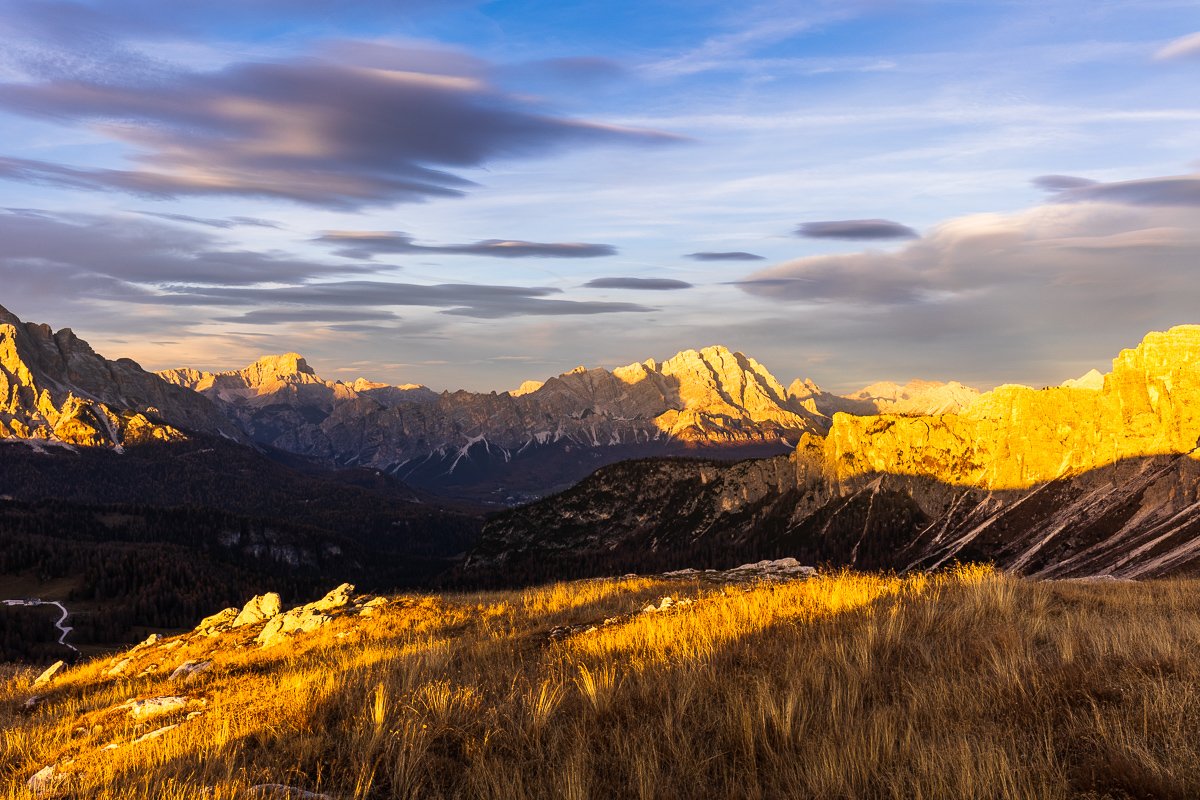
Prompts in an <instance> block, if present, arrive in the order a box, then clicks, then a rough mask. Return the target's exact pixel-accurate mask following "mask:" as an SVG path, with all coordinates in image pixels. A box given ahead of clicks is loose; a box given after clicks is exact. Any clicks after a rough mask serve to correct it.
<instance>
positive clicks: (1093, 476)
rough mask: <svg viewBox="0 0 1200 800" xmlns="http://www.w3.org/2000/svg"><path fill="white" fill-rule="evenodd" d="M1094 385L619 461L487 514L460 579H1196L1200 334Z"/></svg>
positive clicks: (1160, 341) (1123, 365) (1163, 344)
mask: <svg viewBox="0 0 1200 800" xmlns="http://www.w3.org/2000/svg"><path fill="white" fill-rule="evenodd" d="M1091 385H1092V386H1093V387H1098V388H1070V387H1055V388H1048V389H1040V390H1035V389H1031V388H1028V387H1021V386H1002V387H1000V388H998V389H996V390H994V391H992V392H988V393H986V394H983V395H981V396H979V397H978V398H977V399H975V400H974V401H973V402H972V403H971V404H970V405H969V406H967V407H966V408H965V409H963V410H962V411H961V412H959V413H957V414H939V415H924V416H911V415H902V414H884V415H876V416H856V415H852V414H846V413H839V414H836V415H835V416H834V418H833V423H832V426H831V427H830V429H829V432H828V434H827V435H826V436H824V437H821V436H816V435H807V436H805V437H803V438H802V439H801V442H800V445H799V446H798V447H797V448H796V450H795V451H794V452H793V453H792V454H791V455H790V456H788V457H781V458H775V459H768V460H764V461H748V462H743V463H740V464H734V465H729V464H719V463H715V462H702V461H693V462H687V461H674V462H670V461H658V462H656V461H647V462H629V463H626V464H620V465H616V466H613V467H609V468H606V469H605V470H601V471H599V472H597V473H596V474H595V475H593V476H591V477H589V478H588V479H587V480H586V481H584V482H582V483H580V484H579V485H578V486H575V487H573V488H572V489H570V490H568V491H566V492H564V493H562V494H560V495H558V496H556V497H552V498H548V499H547V500H545V501H543V502H541V503H535V504H531V505H528V506H525V507H522V508H518V509H514V510H512V511H509V512H506V513H504V514H501V515H498V516H497V517H495V518H493V519H492V521H491V522H489V524H488V525H487V526H486V527H485V529H484V533H483V537H482V539H481V542H480V545H479V547H478V548H477V549H476V550H475V551H474V552H473V553H472V555H471V558H470V560H469V562H468V563H467V565H466V567H467V573H468V574H474V575H477V576H484V575H488V576H492V577H494V578H497V579H501V580H502V579H504V578H505V577H506V576H513V575H519V576H522V579H532V578H537V577H541V578H545V577H547V576H548V575H553V574H556V573H555V570H565V571H566V572H565V573H564V574H570V575H574V576H584V575H592V574H612V573H613V571H614V570H616V571H620V570H624V569H638V568H639V567H638V565H639V564H653V565H654V567H655V568H661V569H670V568H673V567H676V566H684V565H689V564H695V563H703V564H704V565H705V566H729V565H730V564H731V563H732V562H736V561H737V560H739V559H741V560H745V559H748V558H758V557H776V556H780V555H790V556H795V557H797V558H801V559H804V560H808V561H811V562H820V563H831V564H837V565H848V566H854V567H858V568H867V569H881V568H890V569H897V570H908V569H916V568H924V567H936V566H939V565H942V564H946V563H949V562H950V561H952V560H953V559H955V558H961V559H971V560H987V561H992V562H995V563H996V564H999V565H1001V566H1003V567H1005V568H1006V569H1010V570H1013V571H1015V572H1020V573H1024V574H1031V575H1038V576H1045V577H1070V576H1083V575H1096V574H1111V575H1117V576H1122V577H1148V576H1159V575H1170V574H1192V573H1195V572H1196V571H1198V570H1200V505H1197V503H1198V501H1200V460H1197V459H1196V457H1195V453H1196V446H1197V440H1198V439H1200V412H1198V411H1197V409H1198V408H1200V326H1181V327H1177V328H1173V329H1171V330H1170V331H1167V332H1165V333H1151V334H1149V335H1148V336H1147V337H1146V338H1145V340H1144V341H1143V342H1142V343H1141V344H1140V345H1138V346H1137V347H1136V348H1133V349H1129V350H1125V351H1123V352H1122V353H1121V354H1119V355H1118V356H1117V358H1116V359H1115V360H1114V362H1113V369H1112V371H1111V372H1110V373H1109V374H1108V375H1106V376H1104V378H1103V381H1102V383H1099V384H1097V382H1095V381H1094V380H1093V381H1092V382H1091Z"/></svg>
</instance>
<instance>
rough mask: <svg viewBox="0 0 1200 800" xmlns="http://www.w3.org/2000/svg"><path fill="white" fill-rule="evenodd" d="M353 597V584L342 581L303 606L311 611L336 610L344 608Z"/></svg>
mask: <svg viewBox="0 0 1200 800" xmlns="http://www.w3.org/2000/svg"><path fill="white" fill-rule="evenodd" d="M353 597H354V584H352V583H343V584H342V585H341V586H339V587H337V588H336V589H334V590H332V591H331V592H329V594H327V595H325V596H324V597H322V598H321V599H320V600H317V601H315V602H312V603H309V604H308V605H306V606H304V608H307V609H311V610H313V611H336V610H337V609H339V608H345V607H346V606H347V605H349V604H350V600H351V599H352V598H353Z"/></svg>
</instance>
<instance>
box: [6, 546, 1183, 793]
mask: <svg viewBox="0 0 1200 800" xmlns="http://www.w3.org/2000/svg"><path fill="white" fill-rule="evenodd" d="M664 596H670V597H672V598H673V599H674V600H676V601H679V600H685V601H686V600H690V601H691V602H690V603H676V604H675V605H673V606H671V607H669V608H666V609H664V610H662V611H654V612H642V609H643V608H644V607H645V606H647V605H648V604H655V605H660V604H661V602H660V601H661V598H663V597H664ZM214 610H215V609H214ZM259 627H261V626H253V627H251V628H249V629H238V630H235V631H232V632H229V633H226V634H222V635H221V636H218V637H215V638H204V637H199V636H194V637H190V638H187V637H179V638H177V639H173V640H167V641H166V642H165V644H166V646H163V644H160V645H158V646H155V647H148V648H144V649H142V650H140V651H137V652H135V653H133V654H131V655H130V656H129V658H130V663H129V664H128V665H127V666H126V668H125V669H124V670H122V671H121V673H120V675H117V676H113V677H109V676H108V675H107V673H108V672H109V671H111V670H112V668H113V666H114V664H115V663H116V661H117V659H118V658H121V657H123V656H119V657H114V658H105V659H95V660H92V661H89V662H86V663H82V664H80V665H78V666H76V667H74V668H72V669H70V670H68V671H66V672H64V673H63V674H62V675H61V676H60V677H58V678H56V679H55V680H54V681H53V682H51V683H50V684H49V685H48V686H46V687H33V686H32V681H33V678H34V676H35V675H36V672H35V671H31V670H24V671H20V672H15V673H14V672H7V673H0V798H3V799H4V800H12V799H13V798H27V797H29V796H30V790H29V789H28V787H27V781H28V779H29V778H30V776H32V775H33V774H35V773H36V772H38V770H40V769H42V768H43V767H45V766H47V765H50V764H59V765H60V766H59V767H58V769H57V774H58V775H60V776H62V778H61V779H60V780H59V781H58V782H51V783H49V784H48V785H46V786H45V787H44V788H43V789H42V791H41V794H40V795H39V796H43V797H72V798H89V799H95V800H142V799H148V798H162V799H163V800H185V798H186V800H194V799H195V798H208V799H209V800H219V799H223V798H250V797H271V796H276V797H287V796H289V795H287V794H286V793H283V792H277V793H276V794H274V795H272V794H271V792H270V791H268V790H264V789H257V790H254V789H252V788H251V787H254V786H258V785H262V784H280V785H286V786H290V787H295V788H297V789H303V790H306V791H310V792H319V793H322V794H325V795H327V796H329V797H332V798H342V799H345V800H349V798H356V799H357V798H412V799H414V800H415V799H416V798H496V800H501V799H504V800H521V799H522V798H561V799H562V800H585V799H587V798H595V799H597V800H599V799H600V798H637V799H638V800H651V799H655V800H688V799H689V798H697V800H698V799H699V798H704V799H705V800H708V799H710V798H746V799H747V800H750V799H755V798H761V799H763V800H768V799H770V798H846V799H847V800H850V799H851V798H856V799H857V798H896V799H897V800H899V799H900V798H905V799H909V800H916V799H919V798H1029V799H1030V800H1032V799H1033V798H1038V799H1039V800H1044V799H1046V798H1074V797H1083V798H1180V800H1183V798H1195V797H1200V582H1197V581H1185V580H1163V581H1155V582H1145V583H1121V582H1114V581H1107V582H1099V581H1098V582H1078V583H1075V582H1072V583H1065V582H1064V583H1044V582H1033V581H1027V580H1022V579H1018V578H1013V577H1008V576H1005V575H1003V574H999V573H996V572H994V571H992V570H990V569H988V568H985V567H961V568H958V569H955V570H952V571H948V572H945V573H940V574H935V575H925V574H914V575H907V576H902V577H896V576H884V575H874V574H859V573H851V572H843V573H837V574H831V575H827V576H822V577H818V578H814V579H809V580H796V581H790V582H781V583H770V582H759V583H751V584H730V585H721V584H717V583H708V582H705V581H703V580H698V579H696V578H695V577H692V578H686V579H663V578H624V579H614V580H595V581H581V582H575V583H565V584H555V585H550V586H546V587H541V588H535V589H528V590H524V591H512V592H498V593H488V594H473V595H445V596H430V595H409V596H399V597H395V598H391V599H390V602H389V603H388V604H387V605H384V606H382V607H380V608H379V609H377V610H376V611H375V613H374V614H373V615H372V616H370V617H344V618H338V619H335V620H334V622H333V623H331V624H330V625H328V626H326V627H325V628H323V629H321V630H319V631H317V632H315V633H312V634H307V635H301V636H297V637H296V638H295V639H294V640H292V642H291V643H289V644H287V645H281V646H278V647H274V648H267V649H261V648H258V647H257V646H256V645H254V643H253V637H254V635H255V633H256V632H257V630H258V628H259ZM172 642H178V644H172ZM200 659H203V660H211V662H212V667H211V669H209V670H208V671H206V672H202V673H199V674H197V675H195V676H194V677H192V678H191V679H176V680H171V679H170V678H169V677H168V676H169V675H170V673H171V672H172V671H173V670H174V669H175V667H176V666H178V665H179V664H181V663H183V662H184V661H186V660H200ZM38 693H41V694H44V695H45V697H44V698H43V699H42V700H41V701H40V702H39V703H38V704H37V705H36V706H35V707H34V708H32V709H26V708H24V704H25V702H26V700H27V699H28V698H30V697H31V696H32V695H34V694H38ZM158 696H182V697H186V698H187V702H186V704H184V705H183V706H182V707H180V708H178V709H176V710H174V711H171V712H168V713H166V714H163V715H161V716H158V717H155V718H152V719H147V720H142V721H138V720H135V719H134V718H133V717H132V716H131V714H130V712H129V711H128V710H127V709H125V708H119V706H120V705H121V704H123V703H125V702H126V701H128V700H130V699H134V698H152V697H158ZM196 712H199V713H196ZM189 716H190V719H189V718H188V717H189ZM171 724H177V727H175V728H171V729H169V730H166V731H165V732H163V733H161V734H160V735H157V736H156V737H154V738H149V739H146V740H144V741H141V742H138V743H133V742H134V740H135V739H137V738H139V737H141V736H144V735H145V734H147V733H153V732H155V731H159V730H160V729H162V728H164V727H166V726H167V725H171ZM110 745H116V747H109V746H110ZM106 748H107V749H106ZM291 796H292V797H301V796H302V795H300V794H298V793H293V794H292V795H291Z"/></svg>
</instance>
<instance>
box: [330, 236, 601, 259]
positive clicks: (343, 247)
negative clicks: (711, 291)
mask: <svg viewBox="0 0 1200 800" xmlns="http://www.w3.org/2000/svg"><path fill="white" fill-rule="evenodd" d="M316 241H317V242H320V243H321V244H327V245H334V246H336V247H337V249H336V250H334V251H333V252H334V254H335V255H339V256H343V257H345V258H359V259H370V258H373V257H374V256H377V255H380V254H382V253H388V254H396V253H446V254H450V255H472V256H492V257H495V258H597V257H600V256H612V255H616V253H617V248H615V247H613V246H612V245H609V244H589V243H586V242H523V241H519V240H509V239H484V240H483V241H479V242H473V243H472V244H451V245H420V244H415V243H414V242H413V239H412V237H411V236H409V235H408V234H405V233H401V232H399V231H391V232H386V231H330V232H328V233H325V234H323V235H321V236H319V237H318V238H317V239H316Z"/></svg>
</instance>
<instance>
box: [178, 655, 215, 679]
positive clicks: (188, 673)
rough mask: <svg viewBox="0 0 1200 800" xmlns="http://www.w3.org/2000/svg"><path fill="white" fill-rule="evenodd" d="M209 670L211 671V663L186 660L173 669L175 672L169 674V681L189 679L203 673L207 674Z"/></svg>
mask: <svg viewBox="0 0 1200 800" xmlns="http://www.w3.org/2000/svg"><path fill="white" fill-rule="evenodd" d="M210 669H212V662H211V661H192V660H188V661H185V662H183V663H182V664H180V665H179V666H178V667H176V668H175V670H174V671H173V672H172V673H171V680H173V681H177V680H180V679H181V678H191V677H193V676H196V675H200V674H202V673H204V672H208V671H209V670H210Z"/></svg>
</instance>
